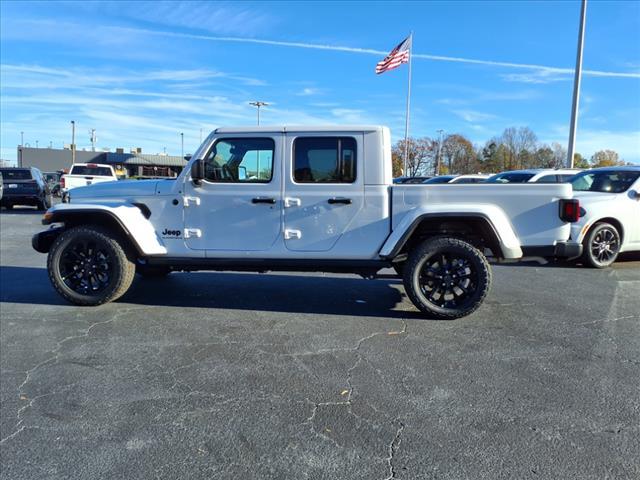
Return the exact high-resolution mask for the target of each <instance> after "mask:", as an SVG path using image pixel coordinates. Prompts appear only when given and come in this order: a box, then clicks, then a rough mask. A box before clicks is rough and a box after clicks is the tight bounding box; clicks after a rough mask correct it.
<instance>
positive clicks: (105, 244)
mask: <svg viewBox="0 0 640 480" xmlns="http://www.w3.org/2000/svg"><path fill="white" fill-rule="evenodd" d="M47 269H48V272H49V278H50V279H51V283H52V284H53V286H54V288H55V289H56V290H57V291H58V293H59V294H60V295H62V297H64V298H65V299H66V300H68V301H70V302H72V303H75V304H77V305H101V304H103V303H107V302H110V301H113V300H116V299H117V298H119V297H121V296H122V295H124V293H125V292H126V291H127V290H128V289H129V287H130V286H131V283H132V281H133V277H134V275H135V272H136V268H135V263H134V262H133V261H132V259H131V258H130V255H128V254H127V252H126V249H125V247H124V246H123V244H121V243H120V241H119V239H118V237H117V236H116V235H114V234H113V232H111V231H109V230H107V229H104V228H102V227H98V226H92V225H88V226H78V227H74V228H71V229H69V230H66V231H64V232H62V233H61V234H60V235H59V236H58V238H56V240H55V242H54V243H53V245H52V246H51V250H50V251H49V256H48V257H47Z"/></svg>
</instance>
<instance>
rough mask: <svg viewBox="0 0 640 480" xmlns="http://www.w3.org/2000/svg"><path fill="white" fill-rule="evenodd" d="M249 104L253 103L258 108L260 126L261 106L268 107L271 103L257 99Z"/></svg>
mask: <svg viewBox="0 0 640 480" xmlns="http://www.w3.org/2000/svg"><path fill="white" fill-rule="evenodd" d="M249 105H252V106H254V107H256V108H257V109H258V126H259V125H260V107H268V106H269V104H268V103H267V102H260V101H257V100H256V101H255V102H249Z"/></svg>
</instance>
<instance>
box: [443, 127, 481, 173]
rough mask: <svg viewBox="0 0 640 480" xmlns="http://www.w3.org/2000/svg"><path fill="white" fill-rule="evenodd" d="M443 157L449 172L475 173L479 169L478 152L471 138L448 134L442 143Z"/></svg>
mask: <svg viewBox="0 0 640 480" xmlns="http://www.w3.org/2000/svg"><path fill="white" fill-rule="evenodd" d="M442 158H443V159H444V160H445V162H446V164H447V170H448V172H449V173H475V172H477V171H478V169H479V165H478V161H477V156H476V152H475V150H474V148H473V145H472V144H471V141H469V139H467V138H465V137H464V136H462V135H459V134H454V135H448V136H447V138H445V140H444V142H443V144H442Z"/></svg>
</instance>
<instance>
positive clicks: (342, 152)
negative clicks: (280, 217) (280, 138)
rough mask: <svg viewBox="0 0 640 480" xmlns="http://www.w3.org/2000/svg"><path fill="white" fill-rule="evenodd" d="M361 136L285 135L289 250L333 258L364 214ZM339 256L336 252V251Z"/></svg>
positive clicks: (285, 186)
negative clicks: (356, 221)
mask: <svg viewBox="0 0 640 480" xmlns="http://www.w3.org/2000/svg"><path fill="white" fill-rule="evenodd" d="M362 139H363V136H362V134H356V135H339V136H327V135H326V134H325V135H319V134H316V135H313V134H300V135H295V134H292V133H288V134H287V136H286V142H285V143H286V149H287V152H291V156H290V158H289V156H287V158H288V160H287V161H286V165H285V169H284V170H285V172H286V174H285V181H284V199H283V203H284V239H285V245H286V248H287V249H288V250H292V251H298V252H327V251H329V250H332V254H335V253H336V250H335V248H336V245H338V242H339V240H340V238H341V237H342V236H343V235H345V233H347V232H350V228H351V227H352V226H353V225H352V224H353V221H354V219H355V218H356V217H357V215H358V214H359V212H360V211H361V210H362V209H363V205H364V179H363V177H364V176H363V172H362V165H363V159H362V158H363V152H362V147H361V146H362ZM338 250H339V248H338Z"/></svg>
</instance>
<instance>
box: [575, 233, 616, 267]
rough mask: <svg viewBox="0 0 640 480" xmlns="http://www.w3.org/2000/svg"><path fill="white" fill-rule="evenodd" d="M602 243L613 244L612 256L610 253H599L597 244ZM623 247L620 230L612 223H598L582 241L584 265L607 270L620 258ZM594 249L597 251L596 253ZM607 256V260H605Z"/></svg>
mask: <svg viewBox="0 0 640 480" xmlns="http://www.w3.org/2000/svg"><path fill="white" fill-rule="evenodd" d="M599 236H600V237H599ZM605 236H606V237H607V238H605ZM602 241H604V242H610V243H611V245H612V247H611V253H610V254H609V253H608V252H598V249H597V247H596V244H597V243H600V242H602ZM621 245H622V239H621V238H620V232H618V229H617V228H616V227H614V226H613V225H611V224H610V223H607V222H598V223H596V224H595V225H594V226H593V227H591V229H590V230H589V232H588V233H587V235H586V236H585V237H584V240H583V241H582V263H583V264H584V265H585V266H587V267H592V268H607V267H609V266H611V264H612V263H613V262H615V261H616V259H617V258H618V255H619V253H620V247H621ZM594 248H595V249H596V250H595V251H594ZM605 254H606V259H605V258H604V257H605ZM599 255H600V256H599Z"/></svg>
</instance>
